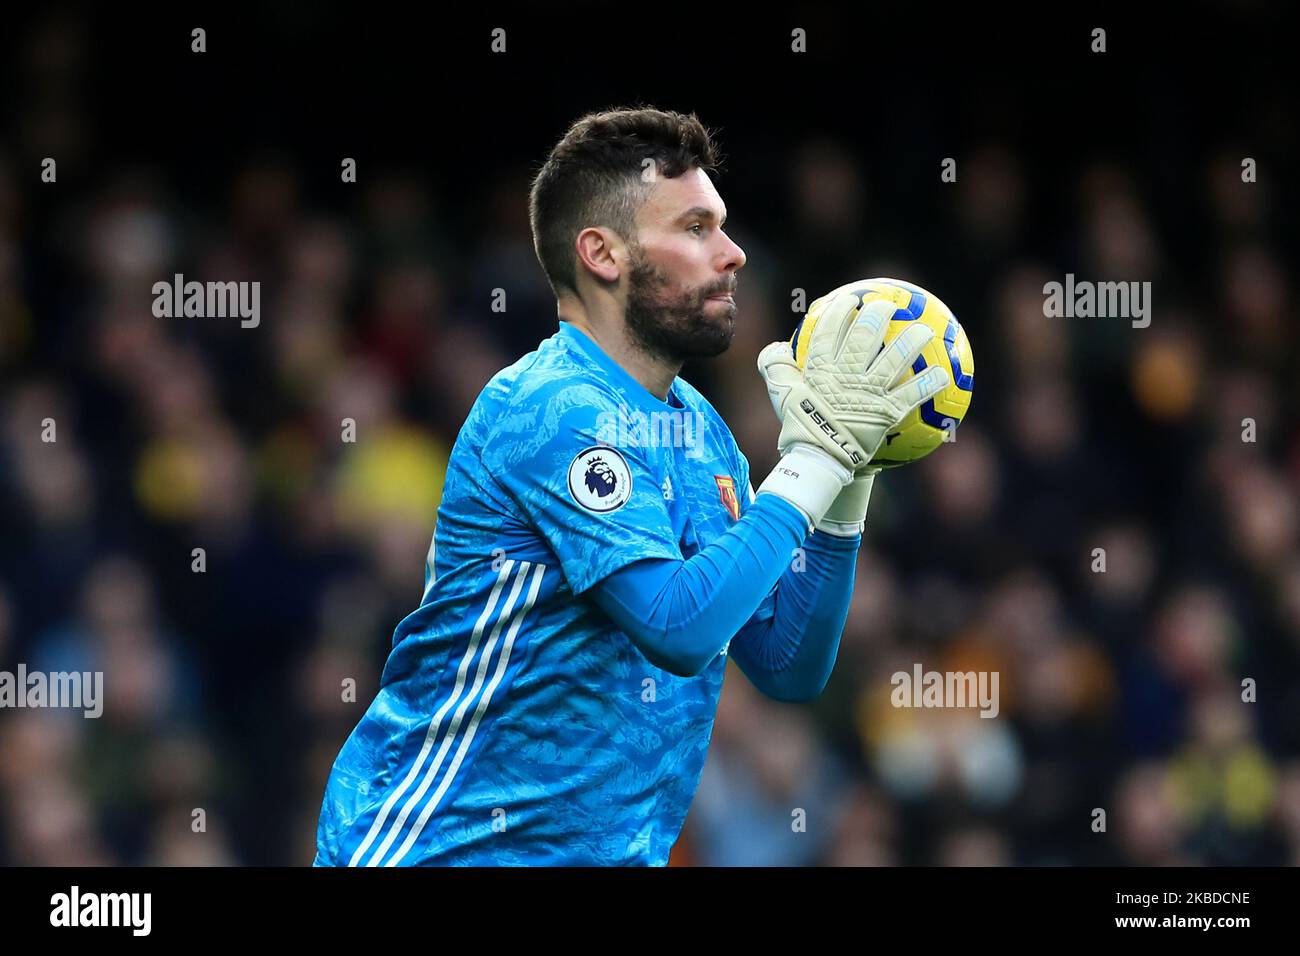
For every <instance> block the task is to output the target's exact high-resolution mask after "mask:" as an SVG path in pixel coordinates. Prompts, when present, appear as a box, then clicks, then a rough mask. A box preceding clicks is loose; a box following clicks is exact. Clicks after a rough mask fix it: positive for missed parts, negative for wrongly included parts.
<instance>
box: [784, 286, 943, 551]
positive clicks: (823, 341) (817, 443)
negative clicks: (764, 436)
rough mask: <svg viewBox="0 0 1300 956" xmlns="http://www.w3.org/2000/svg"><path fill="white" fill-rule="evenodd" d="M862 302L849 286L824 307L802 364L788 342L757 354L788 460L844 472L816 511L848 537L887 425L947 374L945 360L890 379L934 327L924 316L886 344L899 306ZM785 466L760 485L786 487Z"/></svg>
mask: <svg viewBox="0 0 1300 956" xmlns="http://www.w3.org/2000/svg"><path fill="white" fill-rule="evenodd" d="M858 302H859V300H858V297H857V296H856V295H855V294H852V293H847V294H845V295H842V296H840V297H839V298H837V299H835V300H834V301H833V302H831V304H830V305H829V306H828V307H827V309H826V311H825V313H823V315H822V316H821V318H820V319H819V320H818V322H817V326H816V328H815V329H814V330H813V334H812V337H811V341H810V342H809V345H808V356H807V359H806V361H805V363H804V366H805V367H804V370H803V371H801V370H800V369H799V366H798V365H797V364H796V363H795V361H794V356H793V354H792V352H791V349H790V344H789V343H788V342H773V343H772V344H771V345H769V346H767V347H766V348H765V349H763V351H762V352H761V353H760V354H759V357H758V370H759V374H761V375H762V376H763V380H764V382H765V383H766V385H767V390H768V396H769V398H770V399H771V401H772V407H773V409H775V410H776V413H777V416H778V417H779V418H780V419H781V423H782V424H781V435H780V437H779V438H778V440H777V448H778V450H779V451H780V452H781V455H782V464H785V463H786V460H787V458H790V456H794V457H793V458H791V464H792V465H801V466H803V467H804V471H805V472H806V471H807V470H808V467H809V466H811V467H812V469H813V470H820V471H822V472H830V473H832V474H834V475H836V476H837V477H838V478H839V479H840V481H841V485H842V490H841V491H840V492H839V493H838V494H836V496H835V498H834V501H833V503H832V504H830V505H829V506H828V507H827V508H825V509H823V510H822V512H821V514H812V513H811V512H809V514H810V517H811V518H812V521H813V524H814V525H815V526H816V527H817V528H819V529H821V530H823V531H826V532H829V533H832V534H840V535H850V536H851V535H854V534H858V533H860V532H861V531H862V528H863V525H864V522H865V518H866V512H867V504H868V502H869V501H870V498H871V487H872V484H873V482H874V481H875V475H876V474H877V473H878V472H879V471H880V469H879V468H878V467H876V466H873V465H871V464H870V461H871V458H872V456H873V455H875V453H876V450H877V449H878V448H879V447H880V443H881V442H882V441H884V437H885V433H886V432H888V431H889V429H890V428H892V427H893V426H895V425H896V424H898V422H899V421H900V420H901V419H902V418H903V416H904V415H906V414H907V413H908V412H910V411H911V410H912V409H913V408H915V407H916V406H917V405H919V404H921V403H922V402H924V401H926V400H927V399H929V398H932V397H933V396H934V395H936V394H938V393H939V392H940V391H942V390H943V389H944V388H945V387H947V385H948V382H949V378H948V371H947V369H945V368H943V367H942V366H932V367H930V368H928V369H926V370H925V371H924V372H922V373H921V374H920V375H916V376H914V377H912V378H910V379H908V381H906V382H903V383H902V384H901V385H899V386H898V387H897V388H891V387H890V385H891V383H893V382H894V381H896V380H897V379H898V378H899V377H900V376H901V375H902V374H903V372H904V371H905V370H906V369H908V368H910V367H911V365H912V363H913V362H914V361H916V358H917V356H918V355H919V354H920V353H921V350H922V349H923V348H924V347H925V345H926V343H927V342H929V340H930V339H931V338H933V336H934V332H933V330H931V329H930V328H928V327H926V326H924V325H921V324H920V323H917V324H916V325H912V326H909V327H908V328H907V329H905V330H904V331H903V332H902V333H901V334H900V335H898V336H897V337H895V339H894V340H893V342H891V343H890V345H889V347H888V348H887V349H886V348H884V347H883V345H882V343H883V341H884V336H885V329H886V328H887V327H888V324H889V321H890V319H891V318H892V317H893V314H894V306H893V305H892V304H891V303H889V302H887V301H884V300H877V301H873V302H869V303H867V304H866V305H865V306H863V307H862V308H861V310H858V309H857V306H858ZM855 312H856V313H857V314H856V315H855ZM781 472H782V469H781V468H780V467H779V466H778V468H777V470H776V471H774V472H773V474H772V475H771V476H769V478H768V480H767V481H765V482H764V483H763V486H762V487H760V489H759V490H760V491H763V490H767V491H774V492H776V493H778V494H780V493H782V491H784V490H785V488H784V484H785V483H783V482H782V481H781V480H780V474H781ZM844 485H847V487H843V486H844ZM787 497H788V495H787ZM805 510H808V509H807V508H805Z"/></svg>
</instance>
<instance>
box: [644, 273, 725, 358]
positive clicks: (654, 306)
mask: <svg viewBox="0 0 1300 956" xmlns="http://www.w3.org/2000/svg"><path fill="white" fill-rule="evenodd" d="M668 285H669V282H668V277H667V276H666V275H664V274H663V272H662V271H660V270H659V269H657V268H655V266H654V265H652V264H651V263H649V262H647V261H646V259H645V257H644V256H643V255H642V253H641V250H640V249H637V248H634V249H633V250H632V261H631V263H630V269H629V272H628V286H627V325H628V329H629V330H630V331H631V333H632V340H633V341H634V342H635V343H636V345H637V346H638V347H640V348H641V350H642V351H644V352H647V353H649V354H651V355H654V356H656V357H659V358H664V359H668V360H669V361H672V362H678V363H680V362H685V361H687V360H688V359H696V358H713V357H714V356H715V355H721V354H722V353H723V352H725V351H726V350H727V347H728V346H730V345H731V339H732V336H734V335H735V334H736V307H735V306H734V305H733V306H731V307H730V308H729V309H728V310H727V311H726V312H725V313H722V314H718V315H712V316H711V315H709V314H708V313H706V312H705V304H706V300H707V299H708V297H709V296H711V295H720V294H721V293H724V292H730V291H732V290H733V289H734V288H735V283H734V282H733V281H731V280H726V281H724V282H723V283H721V284H719V285H716V286H713V287H711V288H707V289H701V290H698V291H694V292H683V293H680V294H679V295H677V296H675V297H669V296H665V294H664V290H665V289H666V288H667V287H668Z"/></svg>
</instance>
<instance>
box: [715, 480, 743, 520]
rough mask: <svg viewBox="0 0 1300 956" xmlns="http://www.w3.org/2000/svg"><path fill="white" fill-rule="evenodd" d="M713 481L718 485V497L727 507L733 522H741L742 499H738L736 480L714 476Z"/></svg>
mask: <svg viewBox="0 0 1300 956" xmlns="http://www.w3.org/2000/svg"><path fill="white" fill-rule="evenodd" d="M713 480H714V481H716V482H717V483H718V495H719V496H720V497H721V498H722V503H723V504H724V505H726V506H727V514H729V515H731V520H732V521H739V520H740V499H739V498H737V497H736V482H735V479H733V478H732V477H731V476H730V475H714V476H713Z"/></svg>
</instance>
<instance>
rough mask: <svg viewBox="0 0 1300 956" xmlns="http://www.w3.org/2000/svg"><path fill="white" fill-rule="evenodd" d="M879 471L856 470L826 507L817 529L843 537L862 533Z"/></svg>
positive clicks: (874, 469) (872, 469) (871, 469)
mask: <svg viewBox="0 0 1300 956" xmlns="http://www.w3.org/2000/svg"><path fill="white" fill-rule="evenodd" d="M879 471H880V469H879V468H869V469H867V470H866V471H861V472H858V474H857V475H856V476H854V478H853V481H852V482H850V483H849V484H848V485H847V486H846V487H845V488H844V490H843V491H841V492H840V493H839V495H838V496H836V498H835V500H834V501H833V502H832V503H831V506H830V507H829V508H828V509H826V513H825V514H824V515H823V516H822V520H821V521H819V522H817V530H818V531H822V532H825V533H826V534H833V535H836V536H837V537H844V538H852V537H854V536H856V535H860V534H862V532H863V530H864V529H865V528H866V520H867V505H868V504H870V502H871V489H872V486H873V485H874V484H875V480H876V475H877V474H878V473H879Z"/></svg>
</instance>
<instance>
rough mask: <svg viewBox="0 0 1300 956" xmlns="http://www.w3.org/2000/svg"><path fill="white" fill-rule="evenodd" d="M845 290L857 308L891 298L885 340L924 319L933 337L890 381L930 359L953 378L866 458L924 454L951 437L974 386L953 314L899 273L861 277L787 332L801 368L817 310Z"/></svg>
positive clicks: (909, 458) (900, 460)
mask: <svg viewBox="0 0 1300 956" xmlns="http://www.w3.org/2000/svg"><path fill="white" fill-rule="evenodd" d="M845 292H854V293H856V294H857V295H858V300H859V304H858V308H859V309H861V308H862V306H863V305H865V304H866V303H868V302H871V301H873V300H875V299H888V300H889V301H891V302H893V303H894V306H895V312H894V317H893V319H892V320H891V321H890V323H889V327H888V328H887V329H886V330H885V344H886V345H887V344H889V342H890V341H892V340H893V338H894V336H896V335H898V333H899V332H901V331H903V329H905V328H906V327H907V325H908V323H910V322H924V323H925V324H926V325H928V326H929V327H930V328H932V329H934V338H933V339H931V340H930V341H929V342H928V343H927V344H926V346H925V349H924V350H922V352H921V355H920V357H919V358H918V359H917V360H916V362H915V363H914V364H913V365H912V370H911V372H909V373H905V374H904V375H903V376H901V377H900V378H899V379H898V381H897V382H895V383H894V384H895V385H898V384H901V383H902V382H904V381H906V380H907V379H908V378H909V377H910V376H912V375H915V374H917V373H918V372H921V371H923V370H924V369H926V368H928V367H930V366H931V365H946V366H948V368H949V371H951V373H952V381H951V383H950V384H949V385H948V387H947V388H945V389H944V390H943V391H942V392H940V393H939V394H938V395H936V396H935V397H934V398H932V399H930V400H928V401H926V402H923V403H922V404H921V405H919V406H917V407H916V408H914V409H912V411H910V412H908V413H907V415H906V416H905V417H904V418H903V420H902V421H901V422H899V423H898V426H897V427H896V428H894V429H892V430H890V431H889V432H888V433H887V434H886V435H885V440H884V441H883V442H882V443H881V445H880V448H879V450H878V451H877V452H876V454H875V457H873V458H872V459H871V463H872V464H873V465H879V466H881V467H882V468H897V467H898V466H899V465H906V464H908V463H909V462H913V461H917V460H918V459H921V458H924V457H925V456H926V455H928V454H930V452H932V451H934V450H935V449H936V448H938V447H939V446H940V445H941V444H943V442H944V440H945V437H947V439H948V440H952V438H954V437H955V436H956V433H957V426H958V425H960V424H961V422H962V419H963V418H965V417H966V411H967V410H968V409H969V408H970V400H971V394H972V392H973V391H974V389H975V356H974V355H973V354H972V352H971V348H970V341H969V340H968V339H967V338H966V333H965V331H963V329H962V327H961V324H960V323H959V322H958V321H957V317H956V316H955V315H953V314H952V310H951V309H949V308H948V307H947V306H946V305H944V304H943V302H942V301H941V300H940V299H939V297H938V296H936V295H933V294H931V293H929V292H927V291H925V289H922V288H921V287H920V286H915V285H912V284H911V283H910V282H904V281H902V280H901V279H861V280H859V281H857V282H850V283H848V284H847V285H842V286H840V287H839V288H838V289H836V290H834V291H833V292H830V293H828V294H826V295H824V296H822V297H821V298H820V299H818V300H817V301H815V302H814V303H813V304H812V305H811V306H809V308H808V314H807V315H805V316H804V317H803V319H802V320H800V322H799V325H798V326H796V327H795V330H794V335H792V336H791V337H790V347H791V349H792V351H793V352H794V359H795V362H796V363H798V365H799V367H800V368H803V363H804V359H805V358H806V357H807V355H808V341H809V339H811V338H812V331H813V328H814V326H816V325H817V320H818V318H820V317H821V314H822V311H823V310H824V309H825V308H826V306H827V305H829V304H830V302H831V300H832V299H834V298H836V297H837V296H839V295H841V294H842V293H845Z"/></svg>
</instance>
